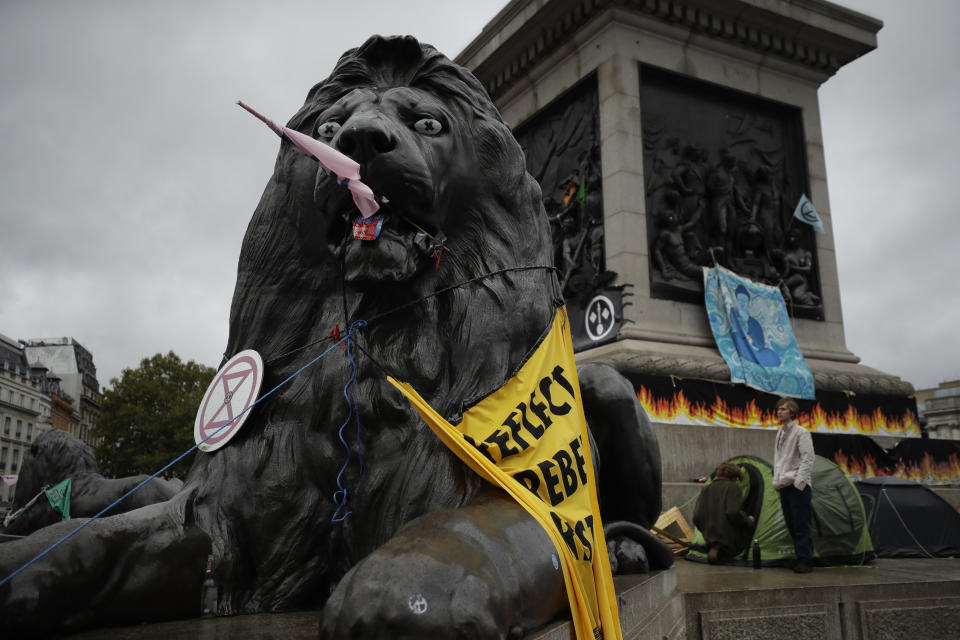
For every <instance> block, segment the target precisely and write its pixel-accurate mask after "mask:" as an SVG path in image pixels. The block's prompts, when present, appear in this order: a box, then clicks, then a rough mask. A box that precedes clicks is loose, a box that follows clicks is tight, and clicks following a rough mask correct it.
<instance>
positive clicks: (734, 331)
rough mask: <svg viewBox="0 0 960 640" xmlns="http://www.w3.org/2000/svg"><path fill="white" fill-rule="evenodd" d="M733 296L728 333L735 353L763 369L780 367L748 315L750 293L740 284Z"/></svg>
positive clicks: (762, 335)
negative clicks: (734, 301)
mask: <svg viewBox="0 0 960 640" xmlns="http://www.w3.org/2000/svg"><path fill="white" fill-rule="evenodd" d="M734 295H735V296H736V300H737V305H736V308H734V309H731V310H730V333H731V336H732V337H733V343H734V345H736V347H737V353H739V354H740V357H741V358H743V359H744V360H749V361H750V362H753V363H755V364H759V365H760V366H763V367H777V366H780V356H778V355H777V353H776V352H775V351H774V350H773V349H770V348H769V347H767V341H766V337H765V336H764V333H763V327H761V326H760V323H759V322H758V321H757V319H756V318H754V317H753V316H751V315H750V292H749V291H747V288H746V287H745V286H743V285H742V284H741V285H738V286H737V288H736V290H735V291H734ZM744 327H746V331H744Z"/></svg>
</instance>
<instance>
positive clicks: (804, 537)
mask: <svg viewBox="0 0 960 640" xmlns="http://www.w3.org/2000/svg"><path fill="white" fill-rule="evenodd" d="M799 411H800V407H799V406H797V403H796V402H795V401H794V400H791V399H790V398H781V399H780V400H778V401H777V420H779V421H780V429H779V430H778V431H777V447H776V449H775V450H774V453H773V488H774V489H776V490H777V492H778V493H779V494H780V507H781V508H782V509H783V518H784V520H785V521H786V523H787V529H789V531H790V535H791V536H793V548H794V550H795V551H796V554H797V564H796V565H795V566H794V567H793V570H794V572H795V573H810V572H811V571H812V570H813V532H812V530H811V519H812V516H813V500H812V496H813V489H812V485H811V484H810V482H811V474H812V472H813V456H814V453H813V438H811V437H810V432H809V431H807V430H806V429H804V428H803V427H801V426H800V425H798V424H797V421H796V418H797V413H798V412H799Z"/></svg>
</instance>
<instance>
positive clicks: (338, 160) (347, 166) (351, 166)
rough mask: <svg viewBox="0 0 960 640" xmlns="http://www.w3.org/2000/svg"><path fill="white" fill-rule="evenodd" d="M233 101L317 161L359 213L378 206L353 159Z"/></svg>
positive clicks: (367, 213)
mask: <svg viewBox="0 0 960 640" xmlns="http://www.w3.org/2000/svg"><path fill="white" fill-rule="evenodd" d="M237 104H238V105H240V106H241V107H243V108H244V109H246V110H247V111H249V112H250V113H251V114H253V115H254V116H256V117H257V118H259V119H260V120H262V121H263V123H264V124H266V125H267V126H268V127H270V128H271V129H273V131H274V132H275V133H276V134H277V135H278V136H280V137H281V138H282V139H284V140H286V141H287V142H289V143H290V144H292V145H293V147H294V149H296V150H297V151H299V152H300V153H302V154H303V155H305V156H309V157H311V158H313V159H314V160H316V161H317V162H319V163H320V166H322V167H323V168H324V169H326V170H327V171H328V172H330V173H332V174H333V175H334V177H335V178H336V179H337V182H339V183H340V184H342V185H344V186H346V187H347V189H349V190H350V193H351V194H352V195H353V203H354V204H355V205H357V209H359V210H360V215H361V216H363V217H364V218H369V217H370V216H372V215H373V214H375V213H376V212H377V211H378V210H379V209H380V205H379V204H377V201H376V199H375V198H374V195H373V190H372V189H371V188H370V187H368V186H367V185H365V184H364V183H363V182H361V181H360V165H359V164H357V163H356V162H355V161H354V160H353V159H351V158H348V157H347V156H345V155H343V154H342V153H340V152H339V151H337V150H336V149H334V148H333V147H330V146H328V145H325V144H323V143H322V142H320V141H319V140H316V139H314V138H311V137H310V136H308V135H305V134H302V133H300V132H299V131H295V130H293V129H290V128H288V127H281V126H279V125H277V124H276V123H274V122H273V120H270V119H269V118H267V117H266V116H263V115H261V114H260V113H257V111H255V110H254V109H252V108H251V107H249V106H247V105H246V104H244V103H243V102H242V101H240V100H237Z"/></svg>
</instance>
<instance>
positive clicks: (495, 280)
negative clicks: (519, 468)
mask: <svg viewBox="0 0 960 640" xmlns="http://www.w3.org/2000/svg"><path fill="white" fill-rule="evenodd" d="M389 87H413V88H416V89H419V90H421V91H424V92H426V93H428V94H430V95H432V96H434V97H435V98H437V99H439V100H440V101H441V102H442V103H443V105H445V107H446V108H447V109H448V110H449V111H450V112H451V113H452V114H454V120H455V121H456V122H454V123H453V124H455V125H456V126H457V127H459V128H460V129H461V130H462V133H461V135H462V136H463V140H464V142H463V146H462V147H461V148H459V149H458V155H457V158H451V159H450V160H451V162H453V161H456V162H459V163H461V164H463V163H465V164H466V166H467V168H468V169H469V175H470V176H471V178H472V180H467V181H463V184H459V185H458V184H453V185H448V187H447V188H448V189H452V190H455V191H458V193H457V197H453V198H444V197H442V194H441V197H438V198H437V201H438V202H444V203H446V204H445V205H442V206H446V208H447V209H448V210H444V211H433V212H431V216H432V219H436V218H437V217H440V218H442V232H443V233H445V235H446V245H445V248H444V251H443V253H442V254H440V257H441V259H440V260H439V261H436V260H435V255H436V254H434V256H433V257H431V256H427V255H424V256H423V265H422V268H421V267H418V270H417V272H416V273H415V274H414V275H413V276H412V277H409V278H403V279H400V280H395V279H394V280H391V279H390V277H387V276H385V279H384V281H382V282H373V283H371V282H368V281H367V280H366V279H365V278H366V276H365V278H358V279H356V281H353V282H345V279H346V280H350V270H351V265H350V264H349V262H350V261H349V256H348V258H346V259H344V260H341V259H339V258H338V257H337V255H336V254H335V252H332V251H331V250H330V238H331V237H333V238H334V239H336V237H337V236H338V234H341V235H342V232H343V231H344V229H345V228H346V227H347V225H346V224H345V223H344V221H343V219H341V218H340V217H339V216H337V215H331V213H330V210H331V207H330V206H327V205H325V204H324V203H325V202H330V201H336V202H341V201H343V200H344V195H343V193H345V191H346V190H344V189H342V188H339V187H335V186H331V184H332V180H331V179H330V178H327V177H326V176H324V174H323V173H322V172H321V173H319V174H318V170H317V165H316V163H314V162H313V161H312V160H310V159H308V158H306V157H304V156H302V155H300V154H298V153H296V152H295V150H294V149H293V148H292V147H291V146H289V145H287V144H286V143H284V144H283V145H282V148H281V151H280V154H279V156H278V159H277V162H276V168H275V172H274V175H273V177H272V178H271V179H270V181H269V183H268V184H267V187H266V189H265V191H264V194H263V196H262V198H261V201H260V204H259V206H258V207H257V209H256V212H255V213H254V216H253V219H252V221H251V223H250V225H249V228H248V230H247V233H246V236H245V238H244V241H243V246H242V249H241V253H240V260H239V269H238V276H237V285H236V290H235V294H234V299H233V306H232V310H231V315H230V336H229V341H228V345H227V349H226V352H225V357H228V356H232V355H233V354H235V353H237V352H239V351H241V350H244V349H256V350H257V351H258V352H259V353H260V354H261V355H262V357H263V359H264V361H265V363H266V366H265V369H266V373H265V379H264V386H263V389H264V391H266V390H269V389H272V388H273V387H274V386H275V385H277V384H279V383H280V382H281V381H283V380H285V379H286V378H287V377H288V376H290V375H292V374H293V373H295V372H296V371H297V370H298V369H299V368H300V367H302V366H303V365H304V364H306V363H307V362H309V361H310V360H312V359H313V358H314V357H316V355H317V354H319V353H320V352H322V351H323V350H324V349H326V348H328V346H329V345H330V344H331V343H332V340H330V339H328V338H329V336H330V335H331V333H332V332H333V333H334V335H336V329H337V327H338V325H339V330H340V331H341V332H345V331H347V330H348V328H349V327H350V326H351V324H353V323H355V322H356V321H361V320H362V321H366V322H367V324H366V326H364V327H362V328H360V327H357V326H356V325H354V328H355V329H356V333H354V334H353V338H354V339H355V340H356V342H355V344H353V345H352V346H351V347H350V349H349V351H348V350H347V349H346V348H338V349H335V350H333V351H332V352H331V353H329V354H328V355H327V356H326V357H325V358H323V359H321V360H319V361H318V362H317V363H316V364H315V365H313V366H311V367H310V368H308V369H306V370H305V371H303V372H302V373H300V374H299V375H297V376H296V377H295V378H293V380H292V381H291V382H290V383H289V384H287V385H286V386H284V387H282V388H281V389H280V390H278V391H277V392H276V393H275V394H274V395H273V396H272V398H270V399H268V400H267V401H265V402H264V403H263V404H262V405H260V406H257V407H256V408H255V409H254V410H253V411H252V414H251V417H250V420H249V422H248V423H247V424H246V425H245V426H244V427H243V430H242V432H241V433H240V434H239V435H238V436H237V437H236V438H235V439H234V440H232V441H231V443H230V445H229V446H227V447H224V448H222V449H220V450H218V451H217V452H215V453H214V454H212V455H207V454H199V455H198V458H199V459H198V461H197V462H196V463H195V465H194V467H193V469H192V470H191V473H190V475H189V477H188V479H187V487H186V489H187V490H188V492H189V495H190V498H189V501H188V502H189V504H187V505H186V506H185V507H184V508H185V509H186V511H187V513H192V514H194V515H193V517H195V518H196V522H197V523H198V524H199V525H200V526H201V527H202V528H203V529H204V530H205V531H206V532H207V533H208V534H209V535H210V537H211V540H212V546H213V555H214V565H215V567H216V569H215V575H216V579H217V583H218V585H219V586H220V589H221V598H220V611H221V613H235V612H244V611H264V610H281V609H286V608H290V607H294V606H298V605H304V604H312V605H316V603H317V602H318V601H319V602H322V601H323V600H324V599H325V598H326V595H327V594H328V593H329V592H330V590H331V589H332V588H333V587H334V586H335V585H336V583H337V581H338V580H339V578H340V577H341V576H342V575H343V574H344V573H345V572H346V571H347V570H349V569H350V567H351V566H353V565H354V564H355V563H356V562H357V561H358V560H360V559H362V558H363V557H364V556H365V555H367V554H368V553H369V552H370V551H372V550H373V549H376V548H377V547H378V546H380V545H381V544H382V543H384V542H385V541H386V540H388V539H390V538H391V537H392V536H393V534H394V533H395V532H396V531H397V529H398V528H399V527H400V526H402V525H403V524H404V523H406V522H408V521H410V520H411V519H413V518H415V517H417V516H420V515H422V514H425V513H427V512H430V511H434V510H436V509H440V508H446V507H458V506H461V505H463V504H465V503H467V502H468V501H469V500H471V499H472V498H474V497H475V496H476V495H477V493H478V492H479V491H480V489H481V487H482V486H483V482H482V481H481V480H480V479H479V478H478V477H477V476H476V475H475V474H474V473H473V472H471V471H470V470H468V469H467V468H466V467H465V466H464V465H463V464H462V463H461V462H460V461H459V460H457V459H456V458H455V456H454V455H453V454H452V453H451V452H449V451H448V450H447V449H446V448H445V447H444V445H443V444H442V443H441V441H440V440H439V439H438V438H437V437H436V436H435V435H434V434H433V433H432V432H431V431H430V430H429V429H428V428H427V427H426V426H425V425H424V424H423V423H422V422H421V420H420V419H419V417H418V416H417V415H416V413H415V412H414V411H413V409H412V408H411V407H410V406H409V405H408V403H407V401H406V400H405V399H404V398H403V397H402V396H401V395H400V394H399V392H397V391H396V390H395V389H394V388H393V387H392V386H391V385H390V384H389V383H388V382H387V380H386V374H388V373H389V374H391V375H393V376H395V377H397V378H400V379H403V380H405V381H408V382H410V383H411V384H412V385H413V386H414V387H415V388H416V389H418V390H419V391H420V392H421V393H422V394H423V395H424V397H426V398H427V399H428V400H429V401H431V403H432V404H433V405H434V406H435V407H436V408H437V409H438V411H440V412H441V413H443V414H445V415H446V416H447V417H448V418H449V419H452V420H456V419H457V418H458V416H459V415H460V413H461V412H462V411H463V410H464V409H465V408H467V407H469V406H470V405H471V404H473V403H475V402H476V401H478V400H479V399H481V398H483V397H484V396H486V395H487V394H489V393H490V392H492V391H493V390H495V389H497V388H498V387H499V386H501V385H502V384H503V383H504V382H505V381H506V380H507V379H509V378H510V377H511V375H512V373H513V372H515V370H516V369H517V368H518V367H519V366H520V365H521V364H522V362H523V361H524V359H525V357H526V356H527V355H528V354H529V353H530V352H531V350H532V349H533V348H535V346H536V345H537V343H538V341H539V340H540V339H541V338H542V337H543V334H544V332H545V331H546V329H547V328H548V326H549V324H550V321H551V319H552V317H553V314H554V312H555V310H556V308H557V305H558V304H560V303H561V300H560V294H559V287H558V285H557V282H556V278H555V275H554V272H553V271H552V269H551V268H550V267H551V265H552V259H551V243H550V234H549V229H548V227H547V221H546V217H545V215H544V214H543V211H542V204H541V194H540V189H539V186H538V185H537V183H536V182H535V180H534V179H533V178H532V177H531V176H530V175H529V174H528V173H527V171H526V169H525V166H524V157H523V153H522V151H521V149H520V147H519V145H518V144H517V142H516V141H515V140H514V138H513V135H512V134H511V131H510V129H509V127H508V126H507V125H506V124H504V123H503V121H502V120H501V118H500V116H499V114H498V112H497V109H496V108H495V107H494V105H493V104H492V102H491V101H490V99H489V97H488V96H487V94H486V91H485V90H484V89H483V87H482V86H481V85H480V83H479V82H478V81H477V80H476V79H475V78H474V77H473V76H472V75H470V74H469V73H468V72H466V71H465V70H463V69H462V68H461V67H459V66H457V65H455V64H453V63H452V62H450V61H449V60H448V59H447V58H446V57H444V56H443V55H442V54H440V53H439V52H437V51H436V50H435V49H434V48H432V47H430V46H427V45H421V44H420V43H418V42H417V41H416V40H415V39H413V38H410V37H397V38H381V37H379V36H375V37H373V38H371V39H370V40H368V41H367V42H366V43H365V44H364V45H362V46H361V47H359V48H357V49H354V50H351V51H348V52H347V53H345V54H344V55H343V56H342V57H341V58H340V61H339V62H338V64H337V65H336V68H335V69H334V70H333V72H332V74H331V75H330V77H329V78H327V79H326V80H325V81H323V82H321V83H319V84H317V85H316V86H315V87H313V89H312V90H311V91H310V92H309V94H308V96H307V99H306V102H305V104H304V106H303V107H302V108H301V109H300V110H299V112H298V113H297V114H296V115H295V116H294V117H293V118H292V119H291V120H290V122H289V123H288V126H289V127H291V128H294V129H296V130H298V131H301V132H303V133H306V134H308V135H310V134H311V133H313V132H315V131H316V127H317V125H318V124H319V123H318V118H319V117H320V115H321V114H322V113H323V112H324V111H325V110H327V109H328V108H330V106H331V105H333V104H334V103H335V102H337V101H338V100H340V99H341V98H343V97H344V96H346V95H348V94H350V92H352V91H355V90H356V89H358V88H372V89H376V90H382V89H384V88H389ZM397 169H400V168H399V167H398V168H397ZM363 178H364V181H365V182H367V183H368V184H369V185H370V186H371V187H372V188H373V190H374V192H375V193H378V194H379V193H380V189H378V186H380V183H381V181H382V180H384V179H385V178H384V176H382V175H377V174H376V173H371V174H364V175H363ZM400 199H401V200H402V196H401V198H400ZM391 200H396V198H391ZM433 230H434V231H439V229H437V228H434V229H433ZM355 242H359V241H355ZM373 242H381V240H376V241H373ZM366 275H367V276H369V274H366ZM454 285H462V286H454ZM450 287H453V288H450ZM351 360H352V362H353V363H355V365H356V369H357V370H356V385H355V386H354V387H353V388H352V390H351V391H350V392H349V393H350V395H351V396H352V398H353V399H354V400H355V402H356V406H357V408H358V415H359V419H358V420H355V419H350V418H349V414H348V402H347V400H346V399H345V397H344V393H345V392H344V388H345V384H346V383H347V381H348V380H350V379H351V376H352V375H353V374H352V369H351ZM341 425H346V427H345V428H343V429H342V431H343V435H344V441H343V442H341V440H340V437H339V432H340V431H341ZM344 443H345V444H346V447H345V446H344ZM348 449H349V454H348ZM348 455H349V458H350V464H349V465H347V467H346V470H345V472H344V473H343V475H342V476H341V477H340V478H339V480H340V484H338V474H339V473H340V469H341V465H343V464H344V462H345V460H346V459H347V457H348ZM361 460H362V462H361ZM341 486H342V487H343V488H344V489H341ZM338 492H339V493H338ZM335 495H337V496H338V497H339V498H340V500H341V502H345V504H344V505H343V508H342V509H340V510H339V511H338V508H337V507H338V504H336V503H335V500H334V496H335ZM347 512H349V516H348V517H347V518H346V519H345V520H342V521H339V522H332V520H333V519H334V518H335V517H339V516H342V515H344V514H345V513H347Z"/></svg>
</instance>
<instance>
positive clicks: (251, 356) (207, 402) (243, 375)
mask: <svg viewBox="0 0 960 640" xmlns="http://www.w3.org/2000/svg"><path fill="white" fill-rule="evenodd" d="M262 382H263V360H262V359H261V358H260V354H259V353H257V352H256V351H254V350H253V349H247V350H246V351H241V352H240V353H238V354H237V355H235V356H233V357H232V358H230V360H228V361H227V363H226V364H225V365H223V367H222V368H221V369H220V371H219V372H218V373H217V375H216V377H214V379H213V382H211V383H210V386H209V387H207V392H206V393H205V394H204V395H203V400H202V401H201V402H200V409H199V410H198V411H197V419H196V420H195V421H194V424H193V438H194V442H196V443H197V444H199V445H200V446H199V449H200V450H201V451H205V452H207V453H209V452H211V451H216V450H217V449H219V448H220V447H222V446H223V445H225V444H227V442H229V441H230V439H231V438H233V436H234V435H236V434H237V432H238V431H240V427H241V426H243V423H244V422H246V420H247V418H248V417H249V416H250V412H249V411H246V409H247V408H248V407H250V405H252V404H253V403H254V402H255V401H256V399H257V396H258V395H259V393H260V385H261V384H262ZM244 411H246V413H244ZM207 438H209V440H207ZM204 440H206V442H204ZM201 442H202V443H203V444H200V443H201Z"/></svg>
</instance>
